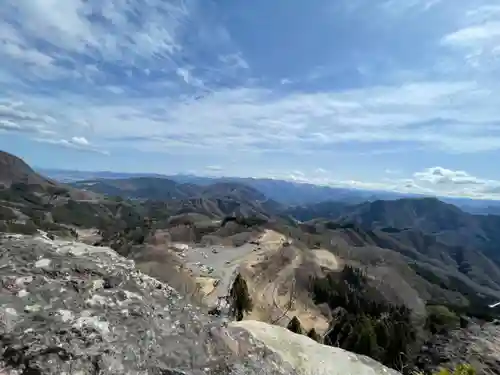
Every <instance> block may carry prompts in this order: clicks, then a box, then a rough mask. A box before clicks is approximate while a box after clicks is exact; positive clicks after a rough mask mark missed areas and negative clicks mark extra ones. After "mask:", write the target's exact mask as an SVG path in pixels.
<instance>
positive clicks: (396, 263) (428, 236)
mask: <svg viewBox="0 0 500 375" xmlns="http://www.w3.org/2000/svg"><path fill="white" fill-rule="evenodd" d="M1 157H2V160H3V162H2V163H1V164H0V165H1V166H2V170H1V173H0V177H1V182H2V185H3V187H2V188H0V232H4V233H14V234H24V235H31V236H35V237H40V236H42V237H43V238H45V239H46V241H49V242H50V241H68V240H69V241H75V242H78V243H86V244H87V245H93V246H106V247H108V246H109V247H110V248H112V249H113V250H115V251H116V252H117V253H118V254H120V255H121V256H124V257H126V258H127V259H129V260H130V261H133V262H134V264H135V265H136V266H137V267H138V269H139V270H141V271H142V272H144V273H145V274H147V275H149V276H152V277H155V278H156V279H158V280H160V281H162V282H165V283H168V284H169V285H171V286H172V287H173V288H175V289H176V290H177V291H178V292H179V293H181V294H182V295H183V296H185V297H186V298H188V299H189V300H191V301H193V303H196V304H199V305H200V306H201V307H202V308H203V309H205V310H207V311H208V312H209V313H210V314H211V315H214V316H218V317H223V318H224V319H230V320H232V319H234V316H233V315H232V309H233V308H234V306H235V303H236V302H235V300H234V298H235V297H234V293H233V290H234V288H235V284H236V279H242V280H244V285H245V288H246V293H248V297H249V299H250V300H251V302H252V303H251V305H252V306H251V308H249V309H248V310H247V311H245V312H244V314H243V315H244V316H243V321H245V320H255V321H262V322H266V323H269V324H274V325H277V326H281V327H287V326H289V325H290V324H291V322H293V321H295V320H298V322H299V324H300V330H299V331H300V332H301V333H304V334H310V335H312V333H311V332H314V334H315V335H317V340H319V341H321V342H325V343H329V344H330V345H333V346H335V345H338V346H340V347H342V348H344V349H347V350H351V351H354V352H358V353H360V354H366V355H369V356H371V357H373V358H375V359H377V360H379V361H380V362H382V363H384V364H386V365H388V366H390V367H393V368H396V367H397V366H399V365H398V363H400V362H401V363H403V362H402V361H403V359H401V358H394V357H391V356H390V355H389V354H388V353H387V352H386V351H385V350H384V348H385V347H391V348H394V347H400V348H402V350H403V351H404V355H405V356H406V357H405V359H404V366H406V367H408V368H410V367H412V366H413V367H414V368H415V369H418V370H421V371H429V372H430V371H435V370H436V369H438V368H439V367H441V366H445V367H446V366H447V367H450V368H451V367H454V366H456V365H457V364H459V363H462V362H467V363H472V364H474V366H475V367H476V368H478V369H479V370H480V371H483V372H484V373H498V372H497V371H500V365H499V363H500V362H499V361H497V360H496V354H495V353H498V352H500V345H499V344H498V342H497V340H495V339H492V337H493V336H494V334H493V333H492V332H496V328H495V327H496V326H495V324H494V322H495V321H496V319H498V318H500V314H499V311H498V308H497V307H498V301H499V300H500V234H499V233H500V232H499V231H498V228H500V216H495V215H479V214H474V213H469V212H465V211H463V210H461V209H460V208H459V207H457V206H455V205H452V204H450V203H445V202H443V201H441V200H439V199H437V198H414V197H413V198H408V197H405V198H400V199H391V200H380V199H378V200H377V199H375V200H368V199H367V200H363V199H360V200H357V199H352V196H348V195H347V193H346V192H345V191H337V193H338V194H340V196H339V195H338V198H339V200H338V201H335V200H333V199H326V200H322V199H323V198H324V197H325V194H326V193H325V192H324V190H322V189H319V188H318V189H319V190H315V192H314V193H311V194H306V193H304V192H302V194H303V197H302V199H300V200H298V199H292V198H291V197H292V195H296V194H298V190H297V189H298V188H295V190H293V194H292V192H291V191H292V188H291V187H290V186H288V185H286V183H285V182H280V181H277V182H276V183H275V185H274V189H275V190H276V191H279V189H280V188H282V187H283V186H288V189H289V190H282V191H283V192H285V191H288V192H289V194H290V195H289V198H287V199H282V200H279V199H276V198H278V197H279V194H277V193H274V194H273V197H272V198H270V197H269V195H268V191H269V189H271V187H272V186H273V182H272V181H265V184H264V182H262V181H260V182H259V181H252V183H248V181H245V180H243V179H240V180H231V181H228V180H225V181H221V180H218V181H207V180H206V179H205V180H204V179H198V180H197V179H194V178H191V179H184V180H183V181H180V180H177V181H175V180H173V179H170V178H165V177H162V176H133V177H130V178H128V177H125V176H122V175H120V176H117V178H113V179H106V178H100V177H98V176H94V178H93V179H86V180H84V181H75V180H72V181H71V182H69V183H63V182H57V181H54V180H50V179H48V178H45V177H43V176H41V175H39V174H37V173H36V172H35V171H33V169H31V168H30V167H29V166H28V165H26V164H25V163H24V162H22V160H20V159H18V158H17V157H15V156H13V155H10V154H6V153H3V154H2V155H1ZM258 186H260V187H261V189H262V190H259V188H258ZM302 189H305V190H307V189H306V188H305V187H302ZM299 190H300V189H299ZM318 191H319V192H318ZM328 194H333V193H332V191H328ZM330 197H331V195H330ZM299 201H300V204H299V203H298V202H299ZM287 202H288V203H287ZM291 202H293V203H291ZM435 306H438V307H439V308H438V309H437V310H438V311H441V312H442V311H445V315H446V316H447V317H448V318H449V317H451V318H449V319H451V321H452V323H450V322H448V321H446V323H442V324H441V323H439V327H438V328H439V329H438V328H436V326H437V323H436V322H435V321H433V320H432V319H433V318H432V317H433V311H434V310H433V309H434V307H435ZM388 316H390V317H394V319H393V321H390V320H389V321H388V320H387V317H388ZM441 318H442V317H441V316H440V317H439V319H441ZM457 319H458V320H457ZM457 321H459V322H461V324H459V325H457V324H456V322H457ZM381 322H384V324H387V326H386V329H387V332H385V331H384V332H381V331H380V330H381V329H382V328H381V327H382V326H381ZM462 323H463V324H462ZM396 326H397V327H399V328H397V327H396ZM478 327H484V332H488V334H487V335H486V334H485V335H484V337H483V336H482V335H481V330H480V329H478ZM289 328H290V327H289ZM384 329H385V328H384ZM384 329H382V331H383V330H384ZM398 329H399V331H398ZM349 330H350V332H351V334H347V333H346V332H348V331H349ZM469 331H470V335H469V336H467V335H468V333H467V332H469ZM350 335H351V336H350ZM352 335H354V336H352ZM464 335H465V336H467V337H470V338H471V340H474V342H481V340H486V341H487V344H484V345H486V346H488V348H489V349H488V350H484V351H483V352H484V353H479V352H478V351H477V350H476V351H464V350H462V349H460V350H458V348H459V347H460V348H461V346H460V345H461V343H460V340H458V339H456V337H463V336H464ZM335 340H336V341H335ZM363 340H368V341H369V342H370V345H364V344H363V345H361V344H359V343H360V342H363V343H364V342H365V341H363ZM398 340H400V343H399V344H398ZM335 342H337V344H335ZM391 345H393V346H391ZM398 345H399V346H398ZM425 348H426V349H425ZM433 348H434V349H435V348H439V350H441V351H443V352H444V353H447V354H446V356H441V357H440V356H438V355H436V350H437V349H436V350H434V349H433ZM455 349H456V350H455ZM495 361H496V362H495ZM397 370H401V369H399V368H397Z"/></svg>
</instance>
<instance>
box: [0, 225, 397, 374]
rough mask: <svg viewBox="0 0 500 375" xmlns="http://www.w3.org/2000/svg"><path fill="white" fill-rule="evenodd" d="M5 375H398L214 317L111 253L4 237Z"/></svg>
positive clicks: (1, 365)
mask: <svg viewBox="0 0 500 375" xmlns="http://www.w3.org/2000/svg"><path fill="white" fill-rule="evenodd" d="M0 280H1V285H0V374H2V375H14V374H16V375H18V374H25V375H41V374H58V375H60V374H66V375H69V374H78V375H87V374H88V375H90V374H92V375H97V374H100V375H108V374H144V375H146V374H150V375H152V374H155V375H198V374H200V375H201V374H204V375H210V374H213V375H216V374H217V375H231V374H234V375H238V374H241V375H243V374H260V375H267V374H276V375H278V374H279V375H292V374H293V375H295V374H300V375H323V374H325V375H326V374H328V375H336V374H337V375H349V374H353V375H354V374H356V375H380V374H389V375H391V374H392V375H396V374H398V373H397V372H395V371H393V370H389V369H387V368H385V367H384V366H382V365H381V364H379V363H377V362H375V361H373V360H371V359H368V358H366V357H362V356H357V355H354V354H352V353H348V352H345V351H343V350H340V349H337V348H331V347H326V346H323V345H320V344H317V343H316V342H314V341H312V340H310V339H309V338H307V337H304V336H300V335H295V334H293V333H291V332H289V331H288V330H286V329H283V328H280V327H274V326H270V325H268V324H265V323H260V322H253V321H244V322H239V323H229V324H227V322H226V321H224V320H223V319H215V320H214V319H213V318H212V317H209V316H208V315H206V314H205V313H204V312H203V311H202V310H201V309H200V308H198V307H196V306H193V305H191V304H190V303H189V302H188V301H187V300H185V299H184V298H183V297H182V296H181V295H179V293H177V292H176V291H175V290H174V289H172V288H171V287H169V286H168V285H165V284H163V283H161V282H159V281H157V280H156V279H154V278H151V277H149V276H147V275H145V274H143V273H141V272H139V271H138V270H136V269H135V266H134V263H133V262H132V261H130V260H127V259H125V258H123V257H121V256H119V255H118V254H116V253H115V252H114V251H112V250H111V249H109V248H104V247H93V246H88V245H84V244H82V243H78V242H66V241H58V240H50V239H48V238H43V237H26V236H17V235H16V236H7V235H6V236H1V237H0Z"/></svg>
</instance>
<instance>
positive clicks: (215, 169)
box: [206, 165, 223, 172]
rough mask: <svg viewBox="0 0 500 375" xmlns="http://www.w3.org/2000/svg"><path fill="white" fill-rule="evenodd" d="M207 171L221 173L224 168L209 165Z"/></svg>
mask: <svg viewBox="0 0 500 375" xmlns="http://www.w3.org/2000/svg"><path fill="white" fill-rule="evenodd" d="M206 169H207V170H208V171H212V172H220V171H222V169H223V168H222V167H221V166H220V165H208V166H207V167H206Z"/></svg>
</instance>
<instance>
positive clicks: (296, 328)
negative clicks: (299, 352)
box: [286, 316, 303, 335]
mask: <svg viewBox="0 0 500 375" xmlns="http://www.w3.org/2000/svg"><path fill="white" fill-rule="evenodd" d="M286 328H288V329H289V330H290V331H292V332H294V333H298V334H300V335H301V334H302V333H303V329H302V324H300V320H299V318H297V317H296V316H294V317H293V318H292V319H291V320H290V323H288V326H287V327H286Z"/></svg>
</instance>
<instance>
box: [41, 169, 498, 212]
mask: <svg viewBox="0 0 500 375" xmlns="http://www.w3.org/2000/svg"><path fill="white" fill-rule="evenodd" d="M37 170H38V171H39V172H40V173H41V174H43V175H45V176H49V177H50V178H52V179H54V180H57V181H60V182H66V183H71V182H76V181H85V180H102V179H104V180H109V179H130V178H140V177H145V178H162V179H169V180H172V181H175V182H178V183H183V184H184V183H187V184H195V185H211V184H213V183H215V182H234V183H240V184H244V185H247V186H251V187H253V188H255V189H257V190H259V191H260V192H262V193H263V194H264V195H266V196H267V197H268V198H270V199H273V200H275V201H277V202H279V203H282V204H285V205H304V204H308V205H309V204H314V203H322V202H325V201H343V202H347V203H351V204H354V203H362V202H366V201H375V200H394V199H401V198H425V197H426V196H424V195H419V194H411V193H399V192H394V191H380V190H365V189H354V188H340V187H332V186H324V185H315V184H311V183H305V182H296V181H285V180H279V179H272V178H251V177H248V178H243V177H207V176H196V175H188V174H176V175H162V174H157V173H156V174H155V173H120V172H109V171H108V172H107V171H93V172H92V171H78V170H58V169H44V168H39V169H37ZM439 199H440V200H442V201H443V202H447V203H451V204H454V205H456V206H458V207H460V208H461V209H463V210H465V211H467V212H470V213H474V214H481V215H487V214H500V202H499V201H495V200H485V199H481V200H476V199H471V198H459V197H439Z"/></svg>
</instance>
